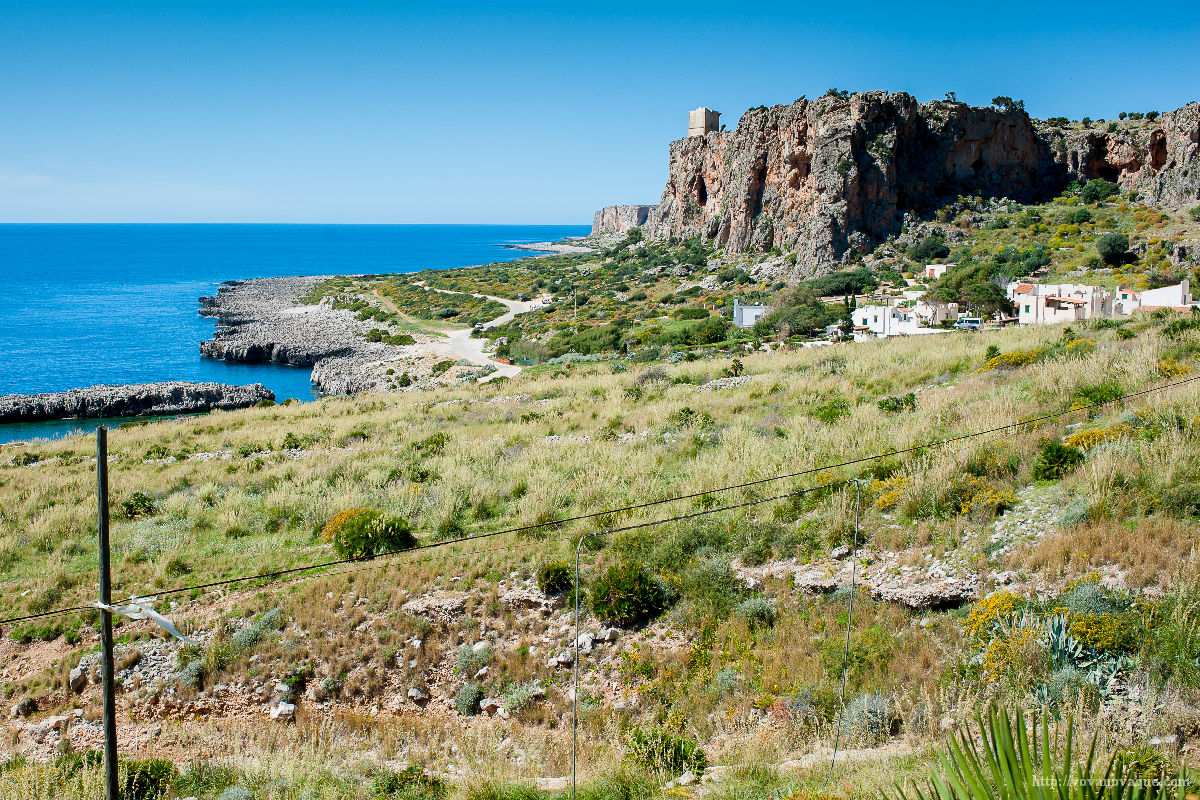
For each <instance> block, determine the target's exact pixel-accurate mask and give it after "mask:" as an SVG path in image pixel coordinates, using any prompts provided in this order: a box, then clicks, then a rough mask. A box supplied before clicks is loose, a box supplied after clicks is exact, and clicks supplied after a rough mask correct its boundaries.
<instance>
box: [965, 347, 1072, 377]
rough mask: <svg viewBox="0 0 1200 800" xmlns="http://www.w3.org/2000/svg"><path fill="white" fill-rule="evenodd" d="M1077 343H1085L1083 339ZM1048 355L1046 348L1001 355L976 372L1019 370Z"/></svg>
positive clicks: (989, 360)
mask: <svg viewBox="0 0 1200 800" xmlns="http://www.w3.org/2000/svg"><path fill="white" fill-rule="evenodd" d="M1077 341H1084V340H1082V339H1080V340H1077ZM1045 353H1046V349H1045V348H1044V347H1035V348H1034V349H1032V350H1014V351H1013V352H1011V353H1001V354H1000V355H998V356H996V357H995V358H989V359H988V360H987V362H986V363H985V364H984V365H983V366H982V367H980V368H979V369H977V370H975V371H976V372H988V371H989V370H993V369H1017V368H1018V367H1024V366H1027V365H1029V364H1032V363H1033V362H1035V361H1037V360H1038V359H1039V358H1041V357H1042V356H1043V355H1044V354H1045Z"/></svg>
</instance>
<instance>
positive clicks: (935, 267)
mask: <svg viewBox="0 0 1200 800" xmlns="http://www.w3.org/2000/svg"><path fill="white" fill-rule="evenodd" d="M953 266H954V264H926V265H925V269H923V270H922V271H921V277H922V278H925V279H926V280H931V281H936V280H937V279H938V278H940V277H942V276H943V275H945V274H946V270H948V269H950V268H951V267H953Z"/></svg>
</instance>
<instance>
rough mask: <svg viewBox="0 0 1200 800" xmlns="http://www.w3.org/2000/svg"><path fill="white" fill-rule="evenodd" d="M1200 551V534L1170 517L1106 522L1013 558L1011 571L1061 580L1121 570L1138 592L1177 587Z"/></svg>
mask: <svg viewBox="0 0 1200 800" xmlns="http://www.w3.org/2000/svg"><path fill="white" fill-rule="evenodd" d="M1195 548H1196V528H1195V526H1194V525H1191V524H1185V523H1181V522H1180V521H1178V520H1175V519H1171V518H1169V517H1147V518H1144V519H1136V520H1133V519H1131V520H1127V521H1116V520H1103V521H1100V522H1096V523H1091V524H1087V525H1081V526H1076V527H1074V528H1070V529H1068V530H1065V531H1063V532H1062V533H1061V534H1059V535H1057V536H1054V537H1051V538H1047V539H1044V540H1042V541H1041V542H1039V543H1038V544H1037V545H1036V546H1035V547H1034V548H1033V549H1032V551H1030V552H1027V553H1021V554H1019V555H1014V556H1013V557H1012V558H1011V559H1010V560H1009V563H1010V565H1011V567H1012V568H1014V569H1015V568H1024V569H1028V570H1031V571H1037V572H1040V573H1042V575H1043V576H1045V577H1048V578H1051V579H1057V578H1068V577H1077V576H1079V575H1083V574H1085V573H1087V572H1090V571H1093V570H1095V569H1098V568H1102V567H1107V566H1110V565H1111V566H1116V567H1117V568H1118V569H1120V570H1121V572H1122V574H1123V576H1124V579H1125V582H1126V583H1127V584H1128V585H1129V586H1131V587H1134V588H1138V589H1143V588H1147V587H1156V588H1165V587H1170V586H1174V585H1175V584H1176V583H1177V582H1178V580H1179V578H1180V577H1181V574H1182V569H1183V567H1184V565H1185V564H1187V563H1188V559H1189V558H1190V557H1191V555H1192V553H1193V552H1194V551H1195Z"/></svg>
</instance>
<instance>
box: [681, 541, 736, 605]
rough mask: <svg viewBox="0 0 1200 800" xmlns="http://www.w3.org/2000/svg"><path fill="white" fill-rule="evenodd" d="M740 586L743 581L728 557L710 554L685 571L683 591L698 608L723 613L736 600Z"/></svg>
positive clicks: (688, 599)
mask: <svg viewBox="0 0 1200 800" xmlns="http://www.w3.org/2000/svg"><path fill="white" fill-rule="evenodd" d="M741 590H742V582H741V581H740V580H739V579H738V577H737V574H736V573H735V572H734V571H733V566H732V564H730V562H729V559H728V558H727V557H725V556H719V555H709V556H705V557H704V558H702V559H700V560H699V561H697V562H696V563H694V564H692V565H691V566H690V567H689V568H688V570H687V572H685V573H684V575H683V581H682V591H681V594H682V595H683V596H684V597H685V598H687V601H688V603H689V604H690V605H691V606H692V607H693V608H694V609H695V610H696V611H699V612H700V613H702V614H712V615H714V616H718V617H722V616H725V615H726V614H728V613H729V612H730V611H731V610H732V609H733V607H734V605H735V604H737V602H738V599H739V597H740V595H741Z"/></svg>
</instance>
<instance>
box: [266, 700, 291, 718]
mask: <svg viewBox="0 0 1200 800" xmlns="http://www.w3.org/2000/svg"><path fill="white" fill-rule="evenodd" d="M270 713H271V719H273V720H278V721H279V722H290V721H291V720H292V719H293V718H294V717H295V716H296V706H295V705H294V704H292V703H285V702H283V701H282V700H280V701H278V702H276V703H272V704H271V712H270Z"/></svg>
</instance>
